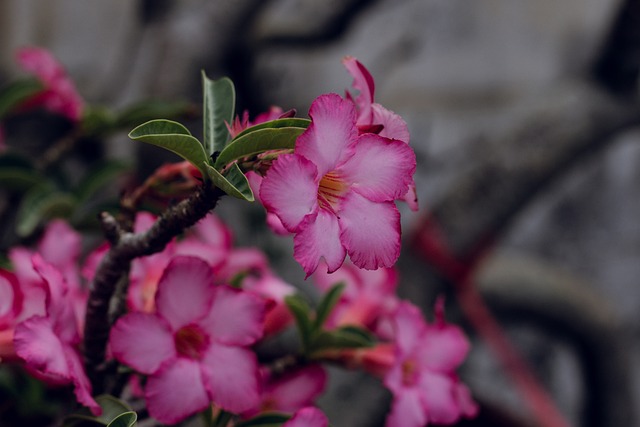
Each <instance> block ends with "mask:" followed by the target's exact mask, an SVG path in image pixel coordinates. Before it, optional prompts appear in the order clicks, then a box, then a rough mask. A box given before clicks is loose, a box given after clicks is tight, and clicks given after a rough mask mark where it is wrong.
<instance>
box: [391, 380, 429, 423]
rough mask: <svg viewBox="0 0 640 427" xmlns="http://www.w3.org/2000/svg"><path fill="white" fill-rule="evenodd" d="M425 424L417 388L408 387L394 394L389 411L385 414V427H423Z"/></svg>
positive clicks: (424, 413) (424, 415)
mask: <svg viewBox="0 0 640 427" xmlns="http://www.w3.org/2000/svg"><path fill="white" fill-rule="evenodd" d="M426 425H427V414H426V410H425V408H424V406H423V404H422V402H421V399H420V393H419V392H418V391H417V390H414V389H408V390H406V391H404V392H402V393H400V394H397V395H395V396H394V399H393V403H392V404H391V412H390V413H389V415H388V416H387V423H386V426H387V427H424V426H426Z"/></svg>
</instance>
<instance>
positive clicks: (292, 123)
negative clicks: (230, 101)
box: [233, 117, 311, 139]
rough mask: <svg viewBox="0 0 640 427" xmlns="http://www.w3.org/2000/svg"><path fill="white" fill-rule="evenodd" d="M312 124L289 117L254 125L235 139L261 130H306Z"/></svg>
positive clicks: (308, 121)
mask: <svg viewBox="0 0 640 427" xmlns="http://www.w3.org/2000/svg"><path fill="white" fill-rule="evenodd" d="M310 124H311V120H309V119H302V118H299V117H287V118H284V119H275V120H269V121H268V122H262V123H258V124H257V125H253V126H251V127H248V128H246V129H245V130H243V131H242V132H240V133H239V134H237V135H236V136H235V138H233V139H238V138H240V137H243V136H245V135H246V134H248V133H251V132H255V131H257V130H260V129H269V128H271V129H276V128H302V129H306V128H308V127H309V125H310Z"/></svg>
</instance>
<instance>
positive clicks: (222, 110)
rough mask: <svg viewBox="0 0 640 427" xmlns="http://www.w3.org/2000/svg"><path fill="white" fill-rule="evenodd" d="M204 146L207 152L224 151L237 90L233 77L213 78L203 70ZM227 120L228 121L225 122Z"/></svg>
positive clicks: (234, 107)
mask: <svg viewBox="0 0 640 427" xmlns="http://www.w3.org/2000/svg"><path fill="white" fill-rule="evenodd" d="M202 90H203V108H202V111H203V113H202V115H203V117H202V121H203V127H204V130H203V131H204V146H205V150H206V152H207V154H209V155H211V154H213V153H214V152H216V151H222V149H223V148H224V146H225V145H226V144H227V139H229V130H228V129H227V125H226V123H229V124H231V122H232V120H233V114H234V112H235V109H236V90H235V88H234V86H233V82H232V81H231V79H229V78H227V77H223V78H221V79H219V80H211V79H209V78H208V77H207V75H206V74H205V73H204V71H203V72H202ZM225 122H226V123H225Z"/></svg>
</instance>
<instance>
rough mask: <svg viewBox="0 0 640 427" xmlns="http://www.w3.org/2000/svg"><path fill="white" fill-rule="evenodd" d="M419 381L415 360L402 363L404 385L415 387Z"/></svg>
mask: <svg viewBox="0 0 640 427" xmlns="http://www.w3.org/2000/svg"><path fill="white" fill-rule="evenodd" d="M416 381H417V366H416V363H415V362H414V361H413V360H405V361H404V362H402V383H403V384H404V385H406V386H412V385H415V383H416Z"/></svg>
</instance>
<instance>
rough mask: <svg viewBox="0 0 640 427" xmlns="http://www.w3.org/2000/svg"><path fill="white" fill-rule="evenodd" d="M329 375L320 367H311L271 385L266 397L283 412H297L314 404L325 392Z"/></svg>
mask: <svg viewBox="0 0 640 427" xmlns="http://www.w3.org/2000/svg"><path fill="white" fill-rule="evenodd" d="M326 384H327V373H326V372H325V370H324V369H323V368H322V367H321V366H319V365H311V366H308V367H305V368H302V369H299V370H297V371H294V372H291V373H289V374H287V375H285V376H284V377H281V378H278V379H277V380H276V381H274V382H273V383H271V384H269V385H268V386H267V387H268V388H267V390H265V395H266V397H267V399H268V400H269V401H270V402H273V407H272V408H270V409H273V410H277V411H282V412H295V411H297V410H298V409H300V408H302V407H304V406H309V405H312V404H313V401H314V400H315V399H316V398H317V397H318V396H319V395H320V394H321V393H322V392H323V391H324V389H325V386H326Z"/></svg>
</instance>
